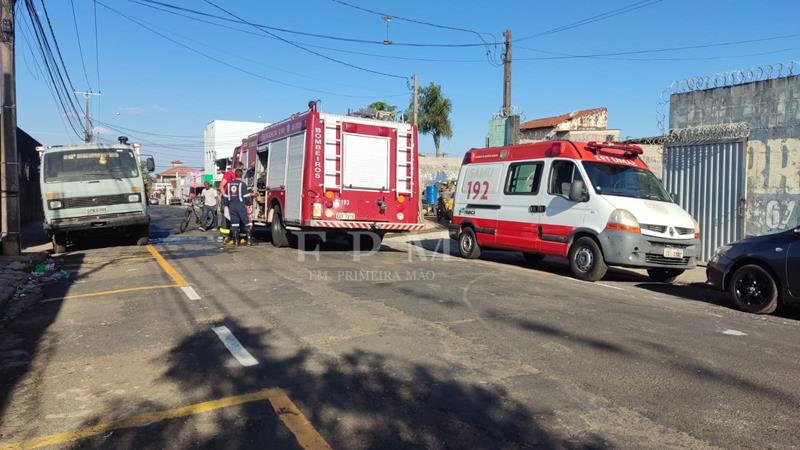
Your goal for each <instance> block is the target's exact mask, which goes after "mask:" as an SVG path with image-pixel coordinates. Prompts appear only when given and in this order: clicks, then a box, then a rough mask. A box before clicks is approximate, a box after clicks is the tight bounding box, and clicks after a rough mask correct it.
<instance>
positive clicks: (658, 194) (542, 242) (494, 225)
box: [450, 141, 700, 281]
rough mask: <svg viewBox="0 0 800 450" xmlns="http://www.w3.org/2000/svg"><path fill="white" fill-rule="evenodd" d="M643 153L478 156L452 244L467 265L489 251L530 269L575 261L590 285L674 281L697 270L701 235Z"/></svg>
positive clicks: (459, 198)
mask: <svg viewBox="0 0 800 450" xmlns="http://www.w3.org/2000/svg"><path fill="white" fill-rule="evenodd" d="M641 153H642V150H641V148H640V147H637V146H635V145H628V144H623V143H608V142H604V143H595V142H589V143H581V142H570V141H555V142H540V143H533V144H522V145H513V146H506V147H495V148H484V149H472V150H470V151H469V152H467V154H466V155H465V156H464V163H463V164H462V166H461V171H460V173H459V178H458V189H457V191H456V195H455V206H454V215H453V223H452V225H451V227H450V237H451V238H453V239H458V243H459V250H460V252H461V255H462V256H464V257H466V258H477V257H479V256H480V249H481V248H495V249H504V250H515V251H520V252H523V254H524V255H525V257H526V259H528V260H529V261H531V262H535V261H538V260H540V259H541V258H542V257H543V256H545V255H550V256H559V257H565V258H568V259H569V262H570V268H571V269H572V272H573V274H574V275H575V276H576V277H578V278H580V279H583V280H587V281H595V280H599V279H600V278H602V277H603V275H604V274H605V273H606V269H607V266H608V265H617V266H627V267H642V268H646V269H647V270H648V273H649V274H650V277H651V278H652V279H653V280H657V281H671V280H673V279H675V278H676V277H677V276H678V275H680V274H681V273H682V272H683V271H684V270H685V269H689V268H692V267H694V266H695V265H696V264H697V258H698V256H699V251H700V240H699V237H700V230H699V227H698V225H697V222H696V221H695V220H694V219H693V218H692V217H691V216H690V215H689V213H687V212H686V211H684V210H683V209H682V208H681V207H680V206H678V205H677V204H675V202H673V200H672V197H671V196H670V195H669V194H668V193H667V192H666V191H665V190H664V187H663V186H662V185H661V182H660V181H659V180H658V178H656V176H655V175H654V174H653V173H652V172H651V171H650V169H649V168H648V167H647V165H646V164H645V163H644V162H643V161H642V160H641V159H640V158H639V155H640V154H641Z"/></svg>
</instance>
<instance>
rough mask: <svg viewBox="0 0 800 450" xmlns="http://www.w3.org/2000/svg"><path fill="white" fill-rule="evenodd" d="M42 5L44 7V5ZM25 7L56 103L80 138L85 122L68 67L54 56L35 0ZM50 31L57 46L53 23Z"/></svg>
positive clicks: (26, 2) (27, 1) (27, 3)
mask: <svg viewBox="0 0 800 450" xmlns="http://www.w3.org/2000/svg"><path fill="white" fill-rule="evenodd" d="M42 6H43V8H44V5H42ZM25 7H26V9H27V10H28V19H29V20H30V22H31V27H32V30H33V35H34V36H35V38H36V39H35V41H36V44H37V46H38V48H39V52H40V54H41V57H42V64H43V65H44V69H45V70H42V72H44V73H46V74H47V77H48V78H49V79H50V83H51V84H52V87H53V90H52V92H53V93H54V94H55V95H54V96H55V98H56V100H57V102H56V104H57V106H59V107H60V108H61V111H62V112H63V114H64V115H63V117H64V118H65V119H66V120H67V122H68V124H69V126H70V128H72V130H73V131H74V132H75V134H76V135H77V136H78V137H79V138H82V137H83V132H85V129H84V128H83V124H82V123H81V122H80V120H78V117H79V116H80V114H79V113H78V110H79V109H80V108H79V107H77V106H76V100H75V97H74V94H73V92H74V88H71V82H70V87H68V86H67V81H65V80H64V75H67V78H68V79H69V77H68V74H66V72H67V69H66V66H65V65H64V60H63V58H58V59H56V57H55V56H54V54H53V50H52V47H51V45H50V40H49V37H48V35H47V32H46V31H45V29H44V26H43V25H42V23H41V20H40V17H39V14H38V12H37V10H36V6H35V5H34V3H33V0H25ZM44 11H46V9H44ZM50 31H51V36H52V38H53V41H54V45H56V46H57V41H56V38H55V33H53V32H52V25H51V26H50Z"/></svg>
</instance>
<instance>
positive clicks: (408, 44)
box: [128, 0, 487, 47]
mask: <svg viewBox="0 0 800 450" xmlns="http://www.w3.org/2000/svg"><path fill="white" fill-rule="evenodd" d="M128 1H132V2H134V3H140V2H146V3H150V4H151V5H161V6H163V7H165V8H171V9H175V10H179V11H183V12H188V13H191V14H197V15H200V16H204V17H211V18H214V19H218V20H223V21H226V22H234V23H245V24H248V25H250V26H253V27H256V28H258V29H259V30H262V31H265V30H273V31H279V32H282V33H288V34H297V35H301V36H309V37H315V38H320V39H330V40H335V41H342V42H350V43H356V44H370V45H380V46H386V43H385V42H384V41H382V40H371V39H359V38H350V37H344V36H332V35H327V34H320V33H309V32H305V31H297V30H290V29H287V28H280V27H274V26H269V25H263V24H257V23H252V22H247V21H244V20H242V19H238V20H233V19H231V18H228V17H224V16H219V15H216V14H210V13H207V12H203V11H198V10H196V9H191V8H185V7H182V6H178V5H173V4H170V3H166V2H162V1H157V0H139V1H134V0H128ZM140 4H141V3H140ZM144 6H149V5H144ZM273 37H275V36H273ZM275 39H283V38H280V37H275ZM391 45H392V46H401V47H483V46H485V45H487V44H486V43H485V42H479V43H478V42H475V43H454V44H449V43H442V44H438V43H424V42H392V44H391Z"/></svg>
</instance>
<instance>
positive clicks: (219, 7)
mask: <svg viewBox="0 0 800 450" xmlns="http://www.w3.org/2000/svg"><path fill="white" fill-rule="evenodd" d="M203 1H204V2H206V3H208V4H209V5H211V6H213V7H214V8H217V9H218V10H220V11H222V12H224V13H225V14H228V15H229V16H231V17H233V18H234V19H238V20H239V21H240V22H241V23H244V24H247V25H250V26H252V27H254V28H256V29H257V30H261V32H262V33H265V34H267V35H270V36H272V37H274V38H276V39H278V40H280V41H282V42H284V43H286V44H289V45H291V46H292V47H295V48H299V49H300V50H303V51H305V52H308V53H311V54H312V55H316V56H319V57H320V58H323V59H327V60H328V61H332V62H335V63H338V64H341V65H343V66H346V67H350V68H352V69H356V70H360V71H363V72H368V73H373V74H376V75H381V76H385V77H390V78H399V79H401V80H405V81H406V82H408V79H409V77H408V76H404V75H395V74H391V73H387V72H381V71H379V70H373V69H368V68H366V67H361V66H358V65H356V64H352V63H349V62H346V61H342V60H341V59H336V58H332V57H330V56H327V55H325V54H322V53H320V52H318V51H316V50H311V49H310V48H307V47H304V46H302V45H300V44H298V43H296V42H294V41H290V40H288V39H285V38H283V37H282V36H279V35H277V34H275V33H272V32H270V31H267V30H265V29H263V28H259V26H258V25H256V24H254V23H252V22H248V21H247V20H245V19H243V18H241V17H239V16H237V15H236V14H234V13H232V12H230V11H228V10H227V9H225V8H223V7H221V6H219V5H217V4H216V3H214V2H212V1H211V0H203Z"/></svg>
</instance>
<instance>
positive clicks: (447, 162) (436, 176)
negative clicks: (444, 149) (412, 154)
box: [419, 155, 463, 192]
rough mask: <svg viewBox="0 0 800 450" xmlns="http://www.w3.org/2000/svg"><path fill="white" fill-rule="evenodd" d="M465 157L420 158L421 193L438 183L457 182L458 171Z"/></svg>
mask: <svg viewBox="0 0 800 450" xmlns="http://www.w3.org/2000/svg"><path fill="white" fill-rule="evenodd" d="M462 160H463V157H455V156H444V157H440V158H436V157H434V156H422V155H420V157H419V187H420V192H422V191H424V190H425V187H426V186H428V185H431V184H433V183H435V182H438V181H445V180H455V179H456V178H458V171H459V169H460V168H461V161H462Z"/></svg>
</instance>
